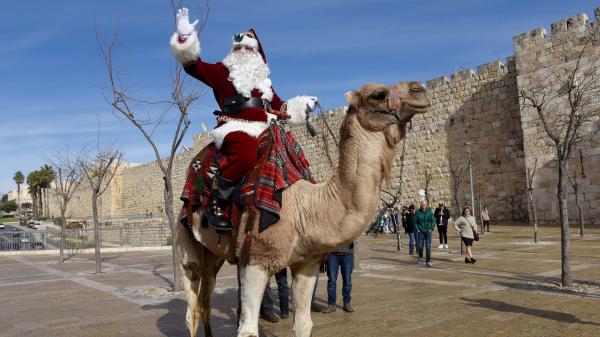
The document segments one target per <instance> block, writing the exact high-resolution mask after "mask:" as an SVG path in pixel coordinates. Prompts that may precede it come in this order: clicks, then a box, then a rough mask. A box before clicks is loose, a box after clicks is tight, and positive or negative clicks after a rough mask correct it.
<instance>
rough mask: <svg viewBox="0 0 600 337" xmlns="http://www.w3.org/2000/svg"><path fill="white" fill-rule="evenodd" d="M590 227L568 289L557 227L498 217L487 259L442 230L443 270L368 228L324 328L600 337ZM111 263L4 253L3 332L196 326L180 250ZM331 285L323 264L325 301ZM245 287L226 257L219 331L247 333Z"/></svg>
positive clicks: (332, 331) (166, 330) (115, 258)
mask: <svg viewBox="0 0 600 337" xmlns="http://www.w3.org/2000/svg"><path fill="white" fill-rule="evenodd" d="M572 232H573V233H574V234H575V233H577V230H575V229H572ZM587 232H588V234H587V235H586V236H585V237H584V238H579V236H577V235H573V236H572V239H571V251H572V255H571V257H572V270H573V275H574V277H575V279H577V280H578V281H577V282H578V284H579V287H578V288H576V289H572V290H561V289H560V287H558V283H559V281H560V244H559V228H557V227H550V228H544V227H542V228H541V229H540V236H541V242H540V243H538V244H537V245H533V244H532V243H531V237H532V233H531V229H530V227H529V226H525V225H523V226H492V232H491V233H486V234H485V235H482V238H481V241H480V242H478V243H476V246H475V249H474V251H475V255H476V257H477V258H478V261H477V263H476V264H475V265H466V264H465V263H464V258H463V257H462V256H461V255H460V252H459V251H458V250H459V241H458V238H457V237H456V236H454V235H450V238H451V242H450V250H449V252H448V251H445V250H438V249H437V233H434V240H433V244H432V246H433V247H435V248H433V251H434V254H433V259H432V260H433V267H432V268H425V267H423V266H420V265H418V264H417V263H416V258H415V257H413V256H409V255H408V247H407V244H406V237H403V239H404V241H405V242H404V247H403V249H402V251H401V252H398V251H396V243H395V235H391V234H388V235H379V236H378V237H376V238H375V237H372V236H369V237H366V236H363V237H361V238H360V240H359V251H358V255H359V261H360V270H357V271H355V273H354V275H353V291H352V304H353V306H354V309H355V312H354V313H351V314H349V313H345V312H344V311H342V310H341V298H340V297H341V290H338V294H339V295H338V296H340V297H338V306H339V309H338V310H337V311H336V312H334V313H332V314H322V313H315V314H313V322H314V330H313V336H315V337H317V336H327V337H331V336H374V337H379V336H600V228H597V227H596V228H592V229H588V231H587ZM103 268H104V271H105V272H104V273H102V274H100V275H95V274H93V271H94V259H93V256H92V255H74V256H72V257H71V258H70V259H69V260H68V261H66V262H65V263H63V264H60V263H57V257H56V256H18V255H17V256H14V255H11V256H0V300H1V301H2V303H1V304H0V336H7V337H8V336H45V337H47V336H187V330H186V328H185V323H184V317H185V308H186V303H185V300H184V296H183V294H182V293H177V294H173V293H169V292H168V291H167V288H168V281H169V279H170V278H171V273H172V269H171V258H170V251H168V250H162V251H161V250H156V251H147V252H127V253H110V254H105V256H104V262H103ZM271 283H272V285H273V286H274V285H275V284H274V283H275V282H274V280H272V282H271ZM326 283H327V277H326V276H325V275H324V274H321V277H320V280H319V288H318V292H317V297H318V301H319V302H320V303H322V304H325V303H326V297H327V296H326ZM339 283H341V280H340V281H338V287H339V286H340V284H339ZM274 288H276V287H274ZM235 290H236V279H235V269H234V267H233V266H230V265H225V266H224V268H223V269H222V270H221V272H220V273H219V277H218V284H217V289H216V291H215V294H214V295H213V304H214V310H213V314H212V322H213V328H214V333H215V336H234V335H235V332H236V316H235V308H236V298H235V297H236V295H235ZM276 302H277V301H276ZM291 326H292V319H291V318H290V319H287V320H284V321H282V322H280V323H275V324H274V323H268V322H265V321H263V320H261V321H260V328H261V336H291ZM200 335H201V336H202V335H203V334H202V333H200Z"/></svg>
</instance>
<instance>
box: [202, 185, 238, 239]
mask: <svg viewBox="0 0 600 337" xmlns="http://www.w3.org/2000/svg"><path fill="white" fill-rule="evenodd" d="M215 183H216V184H215ZM213 184H215V185H214V188H213V196H212V200H211V205H210V206H209V211H208V212H207V218H208V223H209V225H210V226H211V227H213V228H214V229H216V230H218V231H230V230H232V229H233V227H232V226H231V221H230V220H229V219H228V218H226V217H225V209H226V208H227V206H228V205H229V199H230V198H231V195H232V194H233V191H234V189H235V186H236V183H235V182H233V181H231V180H228V179H225V178H223V177H220V176H215V181H214V182H213Z"/></svg>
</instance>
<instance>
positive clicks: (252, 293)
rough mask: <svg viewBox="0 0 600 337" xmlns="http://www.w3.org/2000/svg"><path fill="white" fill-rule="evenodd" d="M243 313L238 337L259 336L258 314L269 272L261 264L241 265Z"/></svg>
mask: <svg viewBox="0 0 600 337" xmlns="http://www.w3.org/2000/svg"><path fill="white" fill-rule="evenodd" d="M240 275H241V278H242V285H241V287H242V291H241V294H242V295H241V302H242V315H241V319H240V328H239V330H238V337H258V315H259V311H260V301H261V300H262V297H263V293H264V291H265V286H266V285H267V281H268V280H269V274H268V273H267V272H266V271H265V270H264V269H262V268H261V267H260V266H255V265H250V266H245V267H241V272H240Z"/></svg>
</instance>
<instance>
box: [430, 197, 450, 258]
mask: <svg viewBox="0 0 600 337" xmlns="http://www.w3.org/2000/svg"><path fill="white" fill-rule="evenodd" d="M433 215H434V216H435V224H436V226H437V230H438V234H439V236H440V245H439V246H438V248H439V249H448V219H450V210H449V209H448V208H446V205H444V204H439V205H438V208H436V209H435V211H434V212H433Z"/></svg>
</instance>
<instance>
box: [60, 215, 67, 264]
mask: <svg viewBox="0 0 600 337" xmlns="http://www.w3.org/2000/svg"><path fill="white" fill-rule="evenodd" d="M66 206H67V205H63V207H61V208H60V247H59V250H60V254H59V262H60V263H63V262H65V259H64V247H65V222H66V220H65V214H66V213H67V207H66Z"/></svg>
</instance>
